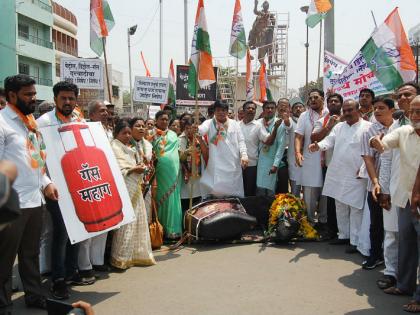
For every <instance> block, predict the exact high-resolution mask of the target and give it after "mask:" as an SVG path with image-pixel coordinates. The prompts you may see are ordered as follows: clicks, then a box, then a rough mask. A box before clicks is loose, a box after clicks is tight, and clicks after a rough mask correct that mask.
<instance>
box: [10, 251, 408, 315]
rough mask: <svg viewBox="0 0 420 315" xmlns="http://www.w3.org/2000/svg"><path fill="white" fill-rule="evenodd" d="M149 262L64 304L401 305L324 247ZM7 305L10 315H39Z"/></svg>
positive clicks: (359, 313) (168, 256)
mask: <svg viewBox="0 0 420 315" xmlns="http://www.w3.org/2000/svg"><path fill="white" fill-rule="evenodd" d="M156 257H157V260H158V264H157V265H156V266H153V267H147V268H140V267H135V268H131V269H130V270H128V271H127V272H125V273H122V274H117V273H112V274H109V275H105V274H102V275H101V276H102V278H103V280H99V281H97V282H96V283H95V284H94V285H92V286H86V287H74V291H73V292H72V299H71V301H74V300H78V299H84V300H87V301H89V302H90V303H92V304H93V305H94V308H95V311H96V314H98V315H102V314H147V315H149V314H152V315H155V314H156V315H160V314H162V315H163V314H182V315H190V314H191V315H197V314H200V315H206V314H217V315H218V314H223V315H224V314H229V315H231V314H235V315H236V314H241V315H242V314H244V315H245V314H246V315H248V314H249V315H255V314H286V315H289V314H290V315H293V314H296V315H302V314H310V315H318V314H319V315H325V314H347V315H373V314H384V315H386V314H392V315H395V314H404V313H405V312H403V311H402V310H401V305H403V304H404V303H405V302H406V301H407V300H408V299H407V298H406V297H392V296H388V295H386V294H384V293H383V292H381V291H380V290H379V289H377V288H376V284H375V280H376V279H377V278H378V277H379V276H380V271H379V270H374V271H366V270H362V269H361V268H360V267H359V266H360V263H361V262H362V257H361V256H359V255H357V254H356V255H355V254H353V255H348V254H345V253H344V248H343V247H340V246H331V245H328V244H327V243H298V244H295V245H290V246H267V247H266V246H264V245H263V244H238V245H206V246H204V245H200V246H194V247H187V248H183V249H181V250H179V251H177V252H170V253H156ZM105 278H106V279H105ZM14 298H15V311H16V312H15V314H31V315H38V314H45V313H43V312H37V311H28V310H26V309H25V308H24V306H23V297H22V296H21V294H16V295H15V297H14Z"/></svg>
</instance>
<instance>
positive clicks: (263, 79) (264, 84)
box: [259, 61, 273, 102]
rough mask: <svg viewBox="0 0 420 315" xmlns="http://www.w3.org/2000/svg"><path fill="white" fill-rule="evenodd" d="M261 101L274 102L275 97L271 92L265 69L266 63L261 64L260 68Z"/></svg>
mask: <svg viewBox="0 0 420 315" xmlns="http://www.w3.org/2000/svg"><path fill="white" fill-rule="evenodd" d="M259 76H260V101H261V102H264V101H273V96H272V94H271V91H270V83H269V82H268V76H267V71H266V68H265V62H264V61H263V62H262V63H261V67H260V73H259Z"/></svg>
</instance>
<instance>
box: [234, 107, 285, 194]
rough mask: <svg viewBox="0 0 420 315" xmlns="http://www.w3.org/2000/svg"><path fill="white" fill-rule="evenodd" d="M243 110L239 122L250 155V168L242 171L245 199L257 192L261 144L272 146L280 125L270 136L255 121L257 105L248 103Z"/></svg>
mask: <svg viewBox="0 0 420 315" xmlns="http://www.w3.org/2000/svg"><path fill="white" fill-rule="evenodd" d="M242 108H243V110H244V118H243V119H242V120H241V121H240V122H239V126H240V128H241V131H242V134H243V136H244V140H245V145H246V151H247V155H248V167H247V168H245V169H244V170H243V171H242V177H243V181H244V194H245V197H250V196H255V195H256V192H257V164H258V156H259V152H258V151H259V147H260V143H261V142H262V143H264V144H265V145H267V146H270V145H271V144H272V143H273V140H274V139H275V137H276V133H277V129H278V126H279V124H275V125H274V129H273V131H272V136H270V133H269V132H268V131H267V130H266V129H265V128H264V126H263V125H262V123H261V121H257V120H255V114H256V111H257V105H256V104H255V103H254V102H252V101H247V102H245V103H244V105H243V106H242ZM276 126H277V127H276ZM267 175H268V174H267Z"/></svg>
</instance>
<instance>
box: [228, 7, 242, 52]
mask: <svg viewBox="0 0 420 315" xmlns="http://www.w3.org/2000/svg"><path fill="white" fill-rule="evenodd" d="M229 54H230V55H231V56H233V57H235V58H238V59H242V58H243V57H245V54H246V39H245V28H244V22H243V20H242V12H241V2H240V0H236V2H235V9H234V12H233V19H232V31H231V33H230V49H229Z"/></svg>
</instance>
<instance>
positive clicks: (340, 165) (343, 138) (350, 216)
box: [309, 100, 371, 253]
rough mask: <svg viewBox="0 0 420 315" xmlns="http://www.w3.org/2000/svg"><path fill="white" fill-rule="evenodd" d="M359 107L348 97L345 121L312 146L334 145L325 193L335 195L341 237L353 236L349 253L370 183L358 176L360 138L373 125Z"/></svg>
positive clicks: (356, 233) (311, 146) (361, 161)
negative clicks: (363, 115)
mask: <svg viewBox="0 0 420 315" xmlns="http://www.w3.org/2000/svg"><path fill="white" fill-rule="evenodd" d="M358 111H359V104H358V103H357V102H356V101H354V100H347V101H345V102H344V104H343V116H344V119H345V122H340V123H338V124H337V125H336V126H335V127H334V128H333V129H332V130H331V132H330V134H329V135H328V136H327V137H325V138H324V140H322V141H321V142H319V143H317V142H316V141H315V142H314V143H313V144H311V145H310V146H309V150H310V151H311V152H315V151H319V150H321V151H326V150H328V149H331V148H333V149H334V151H333V155H332V159H331V161H330V164H329V167H328V170H327V175H326V177H325V182H324V189H323V191H322V194H323V195H324V196H328V197H331V198H334V199H335V206H336V212H337V225H338V238H339V239H340V240H350V246H351V247H350V248H349V249H350V250H348V252H349V253H352V252H354V250H355V249H356V246H357V244H358V241H359V232H360V227H361V224H362V218H363V211H362V209H363V206H364V202H365V195H366V185H367V180H366V179H362V178H358V177H357V173H358V171H359V170H360V167H361V166H362V165H363V159H362V156H361V145H360V142H361V140H362V134H363V132H364V131H365V130H366V129H367V128H369V126H370V125H371V123H369V122H367V121H365V120H363V119H362V118H360V116H359V112H358Z"/></svg>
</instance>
